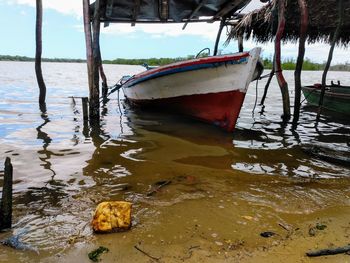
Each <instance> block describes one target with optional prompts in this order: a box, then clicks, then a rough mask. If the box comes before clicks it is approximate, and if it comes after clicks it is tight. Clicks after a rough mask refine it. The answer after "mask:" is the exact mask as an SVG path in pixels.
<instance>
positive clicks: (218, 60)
mask: <svg viewBox="0 0 350 263" xmlns="http://www.w3.org/2000/svg"><path fill="white" fill-rule="evenodd" d="M249 55H250V53H249V52H243V53H238V54H232V55H224V56H213V57H206V58H198V59H191V60H185V61H179V62H175V63H171V64H168V65H164V66H160V67H157V68H154V69H150V70H147V71H144V72H141V73H139V74H136V75H134V76H132V77H131V78H130V79H129V80H127V81H126V82H125V83H124V84H123V85H124V86H125V87H128V86H132V85H134V84H131V85H128V84H130V83H131V82H133V81H137V80H139V79H141V78H144V77H151V76H152V75H156V74H157V73H162V72H164V73H165V72H166V71H170V70H176V69H179V68H184V67H191V66H199V65H205V64H208V65H212V64H215V63H225V62H229V61H238V60H241V59H243V58H247V57H249ZM208 67H209V66H208ZM147 79H148V78H147ZM135 84H136V83H135Z"/></svg>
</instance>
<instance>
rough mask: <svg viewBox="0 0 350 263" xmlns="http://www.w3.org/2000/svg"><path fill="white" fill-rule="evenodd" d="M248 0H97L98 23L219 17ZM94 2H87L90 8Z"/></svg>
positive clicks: (163, 21)
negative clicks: (99, 10) (99, 9)
mask: <svg viewBox="0 0 350 263" xmlns="http://www.w3.org/2000/svg"><path fill="white" fill-rule="evenodd" d="M250 1H251V0H100V4H101V12H102V14H101V21H102V22H130V23H149V22H151V23H157V22H158V23H159V22H160V23H166V22H197V21H200V20H205V21H210V20H213V21H215V20H220V19H221V18H223V17H227V16H232V15H234V14H235V12H237V11H238V10H240V9H242V8H243V7H245V6H246V5H247V4H248V3H249V2H250ZM94 6H95V3H93V4H91V9H92V11H93V10H94Z"/></svg>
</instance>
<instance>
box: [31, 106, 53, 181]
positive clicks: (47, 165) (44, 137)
mask: <svg viewBox="0 0 350 263" xmlns="http://www.w3.org/2000/svg"><path fill="white" fill-rule="evenodd" d="M40 111H41V115H40V117H41V118H42V119H43V121H44V122H43V123H42V124H40V125H39V126H38V127H37V128H36V130H37V132H38V135H37V139H40V140H42V141H43V150H39V151H38V154H39V156H40V155H45V157H39V158H40V160H41V161H43V162H44V163H45V164H44V165H43V167H44V169H46V170H49V171H51V172H52V176H51V179H52V180H53V179H54V176H55V175H56V172H55V171H54V170H53V169H52V164H51V162H50V159H51V156H52V155H53V154H54V153H53V152H52V151H49V150H48V149H47V148H48V147H49V146H50V143H51V142H52V139H51V138H50V136H49V135H48V134H47V133H46V132H44V131H42V128H43V127H44V126H45V125H46V124H48V123H49V122H50V119H49V117H48V114H47V109H46V103H44V104H42V105H40Z"/></svg>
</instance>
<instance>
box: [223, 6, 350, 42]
mask: <svg viewBox="0 0 350 263" xmlns="http://www.w3.org/2000/svg"><path fill="white" fill-rule="evenodd" d="M275 1H278V0H273V1H271V2H270V3H269V4H267V5H266V6H264V7H262V8H261V9H260V10H256V11H253V12H252V13H249V14H247V15H245V16H244V17H243V19H242V20H241V21H240V23H239V24H238V25H236V26H233V27H232V30H231V32H230V34H229V40H230V39H232V38H235V37H236V35H237V32H240V33H242V32H243V33H244V36H245V38H246V39H249V38H253V39H254V40H256V41H258V42H267V41H271V40H273V39H274V37H275V33H276V30H277V24H278V23H277V20H278V14H277V10H276V9H277V8H274V2H275ZM306 2H307V6H308V14H309V26H308V31H307V34H308V38H307V41H308V42H309V43H314V42H316V41H324V42H330V41H331V39H332V37H333V34H334V32H335V30H336V27H337V24H338V19H339V18H338V10H337V2H338V1H337V0H306ZM343 6H344V23H343V25H342V27H341V33H340V35H339V39H338V43H341V44H344V45H347V44H348V43H349V42H350V1H348V0H343ZM285 17H286V26H285V31H284V35H283V38H282V40H283V41H296V40H297V39H298V38H299V29H300V11H299V6H298V1H297V0H287V6H286V14H285Z"/></svg>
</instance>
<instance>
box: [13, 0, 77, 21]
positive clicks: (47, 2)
mask: <svg viewBox="0 0 350 263" xmlns="http://www.w3.org/2000/svg"><path fill="white" fill-rule="evenodd" d="M7 3H9V4H19V5H28V6H32V7H35V4H36V1H35V0H7ZM82 5H83V4H82V1H81V0H43V8H44V9H53V10H55V11H57V12H59V13H62V14H65V15H73V16H75V17H77V18H80V17H82V8H83V7H82Z"/></svg>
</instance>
